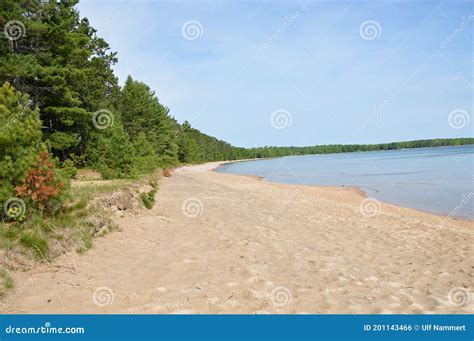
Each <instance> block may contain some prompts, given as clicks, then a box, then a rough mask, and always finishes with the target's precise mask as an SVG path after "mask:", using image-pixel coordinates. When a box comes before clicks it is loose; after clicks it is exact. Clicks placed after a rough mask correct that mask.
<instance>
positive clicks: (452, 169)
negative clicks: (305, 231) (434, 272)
mask: <svg viewBox="0 0 474 341" xmlns="http://www.w3.org/2000/svg"><path fill="white" fill-rule="evenodd" d="M217 171H218V172H221V173H229V174H241V175H255V176H259V177H262V178H264V179H265V180H267V181H270V182H276V183H288V184H299V185H313V186H353V187H359V188H360V189H362V190H363V191H364V192H365V193H366V194H367V195H368V196H369V197H372V198H376V199H378V200H381V201H384V202H388V203H392V204H396V205H400V206H404V207H410V208H415V209H419V210H423V211H428V212H433V213H437V214H442V215H450V216H452V217H457V218H462V219H468V220H474V145H469V146H455V147H438V148H417V149H404V150H387V151H374V152H356V153H340V154H322V155H305V156H289V157H281V158H276V159H268V160H258V161H248V162H236V163H229V164H225V165H222V166H221V167H219V168H218V169H217Z"/></svg>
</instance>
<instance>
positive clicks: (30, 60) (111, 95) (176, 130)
mask: <svg viewBox="0 0 474 341" xmlns="http://www.w3.org/2000/svg"><path fill="white" fill-rule="evenodd" d="M77 2H78V1H74V0H70V1H61V2H57V1H49V2H47V1H31V0H2V1H1V2H0V26H1V27H2V30H3V32H4V37H2V39H0V82H1V87H0V131H1V134H0V185H1V190H0V201H2V199H3V200H5V199H7V198H9V197H12V196H14V195H15V188H18V186H21V185H24V181H25V174H27V172H28V171H29V170H31V169H32V167H37V166H35V165H38V162H39V161H38V160H39V155H42V158H43V159H44V160H43V161H42V162H45V163H47V162H48V161H47V159H46V158H47V157H46V155H49V156H50V158H51V160H52V161H54V163H55V164H56V168H57V169H58V170H61V169H63V170H66V171H63V172H62V176H67V174H73V173H74V169H75V168H82V167H89V168H93V169H97V170H99V171H100V172H101V174H102V175H103V176H104V177H105V178H125V177H134V176H137V175H140V174H143V173H149V172H152V171H154V170H155V169H157V168H159V167H173V166H176V165H179V164H183V163H201V162H206V161H217V160H235V159H248V158H266V157H276V156H285V155H304V154H321V153H341V152H354V151H369V150H389V149H401V148H417V147H434V146H447V145H463V144H473V143H474V139H472V138H465V139H435V140H420V141H410V142H395V143H388V144H377V145H328V146H310V147H261V148H249V149H248V148H239V147H234V146H232V145H230V144H229V143H226V142H224V141H222V140H219V139H217V138H215V137H211V136H208V135H206V134H204V133H202V132H200V131H199V130H197V129H195V128H193V127H191V125H190V124H189V123H188V122H184V123H183V124H180V123H178V122H177V121H176V120H175V119H174V118H173V117H172V116H170V114H169V109H168V108H167V107H165V106H164V105H163V104H161V103H160V102H159V100H158V98H157V96H156V94H155V92H154V91H153V90H152V89H151V88H150V87H149V86H148V85H146V84H144V83H143V82H140V81H137V80H135V79H133V78H132V77H128V79H127V80H126V82H125V84H124V85H123V86H119V84H118V80H117V77H116V76H115V74H114V72H113V68H112V67H113V65H114V64H116V63H117V61H118V58H117V55H116V53H115V52H112V51H110V48H109V45H108V43H107V42H106V41H105V40H104V39H102V38H100V37H99V36H98V35H97V32H96V30H95V29H94V28H93V27H91V26H90V24H89V21H88V20H87V18H81V17H80V16H79V13H78V11H77V10H76V4H77ZM162 86H166V84H163V85H162ZM41 153H43V154H41ZM44 153H47V154H44ZM59 173H61V171H59ZM16 192H18V190H16Z"/></svg>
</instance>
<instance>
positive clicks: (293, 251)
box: [2, 163, 474, 314]
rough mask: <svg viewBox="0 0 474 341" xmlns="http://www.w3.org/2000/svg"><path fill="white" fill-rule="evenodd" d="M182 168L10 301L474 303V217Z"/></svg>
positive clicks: (306, 308)
mask: <svg viewBox="0 0 474 341" xmlns="http://www.w3.org/2000/svg"><path fill="white" fill-rule="evenodd" d="M215 166H216V163H213V164H206V165H201V166H189V167H183V168H181V169H178V170H176V171H174V172H173V175H172V177H170V178H163V179H162V180H161V182H160V185H159V190H158V193H157V195H156V205H155V206H154V208H153V209H152V210H142V211H140V214H139V215H133V216H131V215H130V216H129V215H127V216H124V217H122V218H118V219H117V220H116V222H117V224H118V225H119V227H120V230H119V231H117V232H113V233H111V234H108V235H106V236H105V237H101V238H98V239H96V240H95V241H94V247H93V248H92V249H91V250H89V251H87V252H86V253H85V254H83V255H79V254H77V253H76V252H70V253H68V254H65V255H63V256H61V257H59V258H57V259H56V260H55V261H54V262H53V263H52V264H49V265H41V266H40V267H38V268H36V269H35V270H32V271H29V272H24V273H17V274H16V275H15V277H16V278H15V280H16V283H18V284H17V286H16V288H15V289H14V291H13V292H12V293H11V295H10V296H8V297H6V298H5V299H4V300H3V302H2V303H3V307H4V310H3V312H4V313H210V314H215V313H230V314H232V313H251V314H253V313H269V314H273V313H290V314H293V313H316V314H319V313H336V314H337V313H369V314H371V313H376V314H378V313H435V314H443V313H454V314H458V313H474V302H473V300H474V298H473V293H472V288H473V267H474V262H473V260H474V257H473V253H472V241H473V240H474V223H473V222H470V221H462V220H454V219H450V218H446V217H442V216H438V215H434V214H430V213H425V212H421V211H416V210H412V209H408V208H401V207H397V206H393V205H389V204H385V203H374V202H370V201H367V198H364V197H363V196H362V195H361V194H360V193H358V192H357V191H356V190H354V189H351V188H329V187H328V188H326V187H304V186H294V185H280V184H272V183H267V182H264V181H260V180H258V179H255V178H251V177H244V176H236V175H228V174H220V173H217V172H214V171H212V168H214V167H215Z"/></svg>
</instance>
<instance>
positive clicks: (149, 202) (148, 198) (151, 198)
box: [140, 189, 156, 210]
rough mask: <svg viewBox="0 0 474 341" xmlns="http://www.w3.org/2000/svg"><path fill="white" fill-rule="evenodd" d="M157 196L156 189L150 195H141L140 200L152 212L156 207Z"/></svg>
mask: <svg viewBox="0 0 474 341" xmlns="http://www.w3.org/2000/svg"><path fill="white" fill-rule="evenodd" d="M155 194H156V190H155V189H152V190H151V191H149V192H148V193H145V192H143V193H142V194H140V198H141V199H142V202H143V204H144V205H145V207H146V208H148V209H149V210H151V209H152V208H153V206H154V205H155Z"/></svg>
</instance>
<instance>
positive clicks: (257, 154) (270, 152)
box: [234, 138, 474, 159]
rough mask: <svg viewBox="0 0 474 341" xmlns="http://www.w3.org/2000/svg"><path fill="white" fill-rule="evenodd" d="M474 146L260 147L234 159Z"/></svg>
mask: <svg viewBox="0 0 474 341" xmlns="http://www.w3.org/2000/svg"><path fill="white" fill-rule="evenodd" d="M469 144H474V138H453V139H431V140H415V141H404V142H391V143H380V144H331V145H321V146H307V147H260V148H250V149H244V148H235V150H234V152H235V155H234V156H235V159H249V158H267V157H278V156H288V155H307V154H329V153H350V152H367V151H376V150H394V149H408V148H425V147H442V146H462V145H469Z"/></svg>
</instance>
